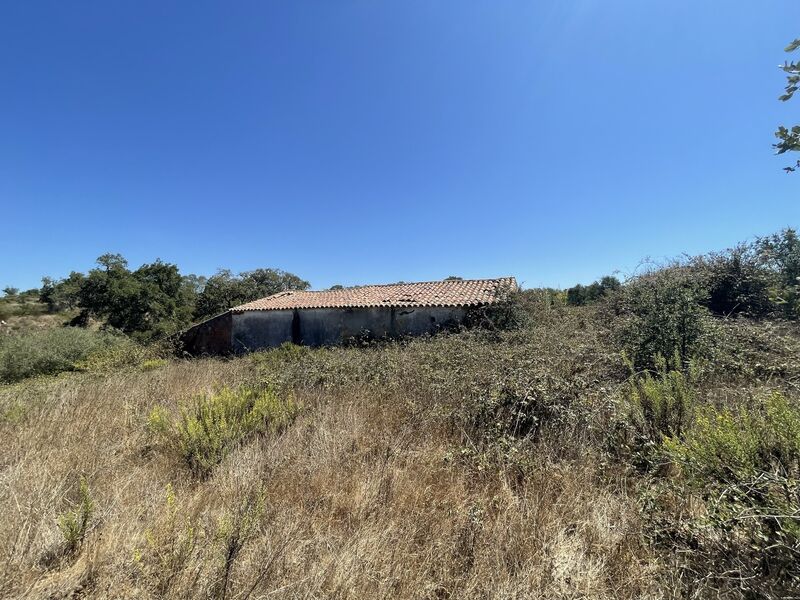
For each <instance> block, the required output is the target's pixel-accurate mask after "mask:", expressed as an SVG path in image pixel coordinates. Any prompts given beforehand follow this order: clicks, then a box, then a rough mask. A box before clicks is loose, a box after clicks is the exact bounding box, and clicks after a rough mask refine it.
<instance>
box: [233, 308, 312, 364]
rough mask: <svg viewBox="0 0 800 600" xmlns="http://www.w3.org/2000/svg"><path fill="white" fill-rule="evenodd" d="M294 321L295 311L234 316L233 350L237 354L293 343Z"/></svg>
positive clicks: (249, 313) (271, 311)
mask: <svg viewBox="0 0 800 600" xmlns="http://www.w3.org/2000/svg"><path fill="white" fill-rule="evenodd" d="M293 320H294V311H293V310H263V311H247V312H243V313H237V314H234V315H233V329H232V336H231V348H232V350H233V351H234V352H237V353H238V352H250V351H252V350H260V349H261V348H276V347H278V346H280V345H281V344H283V343H284V342H291V341H293V337H292V321H293ZM296 327H297V325H296V323H295V328H296Z"/></svg>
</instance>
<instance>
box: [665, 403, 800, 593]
mask: <svg viewBox="0 0 800 600" xmlns="http://www.w3.org/2000/svg"><path fill="white" fill-rule="evenodd" d="M664 447H665V449H666V451H667V454H668V455H669V456H671V457H672V458H673V459H674V460H675V461H676V463H677V464H679V465H680V466H681V467H682V468H683V471H684V473H685V474H686V475H687V476H688V484H689V489H690V490H693V491H694V492H695V493H697V494H698V495H700V496H701V497H702V498H703V500H704V501H705V506H706V510H707V513H708V516H707V517H706V518H705V519H701V520H699V522H698V520H697V519H696V520H695V523H690V525H689V526H690V528H691V529H693V530H694V531H695V536H696V540H695V547H696V551H697V552H698V553H699V554H700V555H701V556H702V555H703V554H705V555H706V556H705V558H704V559H703V560H705V561H706V562H707V563H714V564H715V566H716V568H718V569H719V570H720V572H722V571H727V572H733V573H736V574H737V575H738V578H739V579H740V580H741V581H740V584H741V587H742V590H747V591H749V592H750V595H747V597H767V596H762V595H761V591H762V590H764V589H772V590H777V589H786V590H789V589H798V586H800V563H798V561H797V557H798V556H799V555H800V482H799V481H798V477H799V476H800V406H798V405H797V403H796V402H792V401H790V400H788V399H787V398H786V397H785V396H784V395H783V394H780V393H778V392H775V393H773V394H771V395H769V396H767V397H766V398H765V399H764V400H763V401H762V402H760V403H759V404H758V405H756V406H754V407H741V408H739V409H738V410H732V409H730V408H715V407H711V406H707V407H703V408H701V409H698V411H697V415H696V418H695V420H694V423H693V426H692V427H691V428H690V429H689V430H688V432H687V433H686V435H685V439H683V440H681V439H679V438H677V437H673V438H667V439H665V441H664ZM770 597H772V596H770ZM776 597H784V596H776Z"/></svg>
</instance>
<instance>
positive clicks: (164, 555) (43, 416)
mask: <svg viewBox="0 0 800 600" xmlns="http://www.w3.org/2000/svg"><path fill="white" fill-rule="evenodd" d="M624 302H625V299H624V298H622V299H620V300H619V301H617V300H613V299H612V300H608V301H604V302H600V303H598V304H594V305H588V306H578V307H570V306H565V305H562V304H560V303H558V302H554V301H553V297H552V294H541V295H537V294H535V293H530V294H528V295H527V296H525V297H523V298H521V299H520V301H519V302H518V304H517V312H518V313H519V314H521V315H522V316H523V317H524V318H523V319H519V320H520V321H522V322H524V325H523V326H518V327H517V328H516V329H512V330H509V331H492V330H473V331H465V332H461V333H454V334H448V335H442V336H439V337H435V338H431V339H418V340H414V341H409V342H395V343H388V344H376V345H368V346H363V347H351V348H335V349H318V350H309V349H304V348H297V347H287V348H282V349H280V350H276V351H272V352H266V353H259V354H255V355H251V356H247V357H241V358H237V359H232V360H221V359H220V360H211V359H202V360H178V359H170V360H158V359H153V358H152V357H146V356H143V355H135V356H134V355H131V356H132V357H131V358H129V359H126V360H116V361H110V362H109V361H106V362H104V361H102V360H95V361H94V362H93V363H92V364H90V365H88V366H87V367H86V368H85V369H84V370H83V371H82V372H68V373H63V374H61V375H59V376H56V377H40V378H34V379H28V380H24V381H21V382H19V383H15V384H10V385H6V386H1V387H0V415H2V416H1V417H0V436H2V439H3V444H2V446H0V464H2V483H3V484H2V486H0V507H1V508H2V514H3V515H4V516H3V518H2V520H0V553H2V556H3V557H4V560H3V561H2V563H0V596H3V597H22V596H28V597H91V598H104V597H108V598H112V597H113V598H122V597H126V598H128V597H137V598H157V597H170V598H186V597H214V598H266V597H289V598H322V597H338V598H364V597H383V598H396V597H399V598H511V597H543V598H579V597H589V598H647V597H650V598H663V597H669V598H682V597H686V598H695V597H719V596H722V597H764V598H768V597H769V598H777V597H791V595H792V594H794V592H793V591H792V590H795V591H796V590H797V587H796V586H797V584H798V568H797V558H798V551H799V549H800V546H798V539H799V538H800V535H798V532H800V526H799V523H800V522H799V521H798V518H797V517H798V512H797V511H798V506H800V499H799V498H798V488H797V475H798V473H797V466H798V455H800V411H798V404H797V398H798V391H797V385H798V382H799V381H800V379H799V378H800V329H798V326H797V325H796V324H794V323H792V322H788V321H783V320H775V319H762V320H760V321H752V320H749V319H746V318H744V317H740V318H737V319H732V318H728V319H725V318H716V317H710V316H703V321H702V322H703V324H704V327H705V328H706V329H704V330H703V336H705V337H703V336H700V337H703V340H705V341H703V340H701V339H699V338H698V339H697V340H695V343H696V346H695V347H696V348H697V352H696V353H695V354H696V358H692V359H691V360H690V361H689V362H688V363H687V364H671V359H670V360H660V359H659V360H656V363H657V364H654V365H653V366H652V368H650V369H646V368H642V367H639V366H636V365H633V366H632V365H631V364H630V362H629V360H628V359H625V358H624V357H623V351H625V352H626V355H627V356H633V354H634V353H633V352H632V351H631V349H630V348H628V347H627V346H626V343H625V340H629V339H630V336H631V335H632V334H631V327H632V320H633V317H632V316H631V314H630V313H629V312H626V311H625V310H623V305H624ZM519 311H521V312H519ZM519 314H518V316H519ZM683 316H684V317H685V315H683ZM620 332H625V336H627V337H623V336H622V335H621V333H620ZM642 340H643V341H642ZM642 340H640V342H641V343H650V341H649V338H642ZM706 342H710V343H706ZM626 360H627V362H626ZM109 365H111V366H112V367H113V368H109Z"/></svg>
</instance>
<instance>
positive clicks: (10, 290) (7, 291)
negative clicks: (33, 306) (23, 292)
mask: <svg viewBox="0 0 800 600" xmlns="http://www.w3.org/2000/svg"><path fill="white" fill-rule="evenodd" d="M3 293H4V294H5V295H6V297H7V298H8V297H11V296H16V295H17V294H19V288H15V287H11V286H7V287H4V288H3Z"/></svg>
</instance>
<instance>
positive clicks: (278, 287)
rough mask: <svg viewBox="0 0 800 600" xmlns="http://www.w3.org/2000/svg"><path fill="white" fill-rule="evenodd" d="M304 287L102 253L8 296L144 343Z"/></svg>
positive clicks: (271, 274)
mask: <svg viewBox="0 0 800 600" xmlns="http://www.w3.org/2000/svg"><path fill="white" fill-rule="evenodd" d="M308 287H309V283H308V282H307V281H305V280H303V279H301V278H300V277H298V276H297V275H294V274H292V273H287V272H285V271H281V270H280V269H255V270H253V271H247V272H244V273H239V274H238V275H234V274H233V273H231V271H229V270H220V271H218V272H217V273H216V274H215V275H212V276H211V277H203V276H199V275H191V274H189V275H183V274H181V272H180V271H179V269H178V266H177V265H174V264H171V263H167V262H163V261H161V260H156V261H155V262H153V263H149V264H144V265H142V266H140V267H139V268H137V269H135V270H131V269H130V268H129V267H128V261H127V260H125V258H123V257H122V256H121V255H119V254H104V255H103V256H101V257H99V258H98V259H97V267H95V268H94V269H91V270H90V271H89V272H88V273H80V272H77V271H73V272H72V273H70V274H69V276H68V277H66V278H64V279H58V280H56V279H52V278H50V277H44V278H43V279H42V287H41V288H40V289H39V290H28V291H26V292H22V293H21V294H20V293H19V292H18V290H15V289H13V288H8V289H7V290H6V295H14V294H16V295H17V296H19V297H20V299H21V300H24V299H25V298H28V299H31V298H35V297H38V300H39V301H40V302H42V303H44V304H46V305H47V308H48V310H49V311H51V312H54V313H55V312H62V311H68V310H72V311H78V315H77V316H76V317H75V319H74V320H73V324H75V325H80V324H85V323H86V322H88V320H89V319H90V318H95V319H99V320H102V321H103V322H104V323H106V324H107V325H108V326H110V327H113V328H115V329H118V330H120V331H122V332H124V333H126V334H128V335H131V336H133V337H135V338H137V339H139V340H141V341H147V340H150V339H154V338H157V337H161V336H164V335H168V334H171V333H174V332H176V331H179V330H180V329H181V328H183V327H186V326H187V325H189V324H190V323H192V322H194V321H198V320H201V319H204V318H207V317H210V316H213V315H216V314H219V313H221V312H224V311H226V310H228V309H229V308H231V307H232V306H236V305H238V304H242V303H244V302H249V301H250V300H255V299H256V298H262V297H264V296H269V295H270V294H275V293H277V292H281V291H285V290H305V289H307V288H308ZM12 292H13V294H11V293H12Z"/></svg>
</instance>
